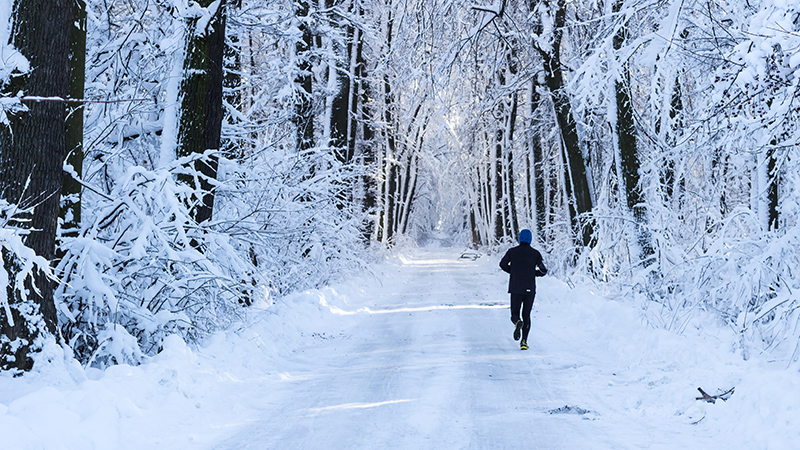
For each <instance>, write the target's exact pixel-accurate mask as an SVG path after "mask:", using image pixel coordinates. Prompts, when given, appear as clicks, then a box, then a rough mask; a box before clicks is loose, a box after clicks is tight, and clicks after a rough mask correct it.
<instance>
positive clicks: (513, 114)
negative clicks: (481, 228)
mask: <svg viewBox="0 0 800 450" xmlns="http://www.w3.org/2000/svg"><path fill="white" fill-rule="evenodd" d="M517 107H518V105H517V94H516V92H515V93H513V94H511V111H510V112H509V117H508V136H507V139H506V147H508V150H507V152H506V154H507V155H508V156H507V160H506V166H507V167H508V177H507V178H508V194H507V195H506V201H507V202H508V206H509V210H510V211H509V219H510V221H509V227H510V229H509V235H510V236H511V237H512V238H513V237H514V236H516V235H517V233H519V220H518V219H517V199H516V194H515V192H514V182H515V177H514V151H513V149H512V148H511V144H512V142H514V128H515V126H516V123H517Z"/></svg>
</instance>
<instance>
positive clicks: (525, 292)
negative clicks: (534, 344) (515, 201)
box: [500, 229, 547, 350]
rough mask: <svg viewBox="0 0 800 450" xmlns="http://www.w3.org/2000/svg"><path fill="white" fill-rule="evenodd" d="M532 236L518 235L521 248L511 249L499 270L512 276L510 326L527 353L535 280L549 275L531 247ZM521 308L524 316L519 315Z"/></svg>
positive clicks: (509, 290)
mask: <svg viewBox="0 0 800 450" xmlns="http://www.w3.org/2000/svg"><path fill="white" fill-rule="evenodd" d="M532 239H533V234H532V233H531V230H528V229H525V230H522V231H520V232H519V245H518V246H516V247H513V248H510V249H508V251H507V252H506V254H505V255H504V256H503V259H501V260H500V268H501V269H503V271H504V272H507V273H508V274H509V277H508V293H509V294H511V322H512V323H514V340H515V341H517V340H519V338H520V334H521V335H522V340H521V341H520V343H519V348H520V349H521V350H527V349H528V332H529V331H530V329H531V309H532V308H533V297H534V296H535V295H536V277H543V276H544V275H545V274H547V268H546V267H545V266H544V262H543V261H542V254H541V253H539V251H538V250H536V249H535V248H533V247H531V240H532ZM520 308H522V316H521V317H520V314H519V311H520Z"/></svg>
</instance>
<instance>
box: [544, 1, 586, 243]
mask: <svg viewBox="0 0 800 450" xmlns="http://www.w3.org/2000/svg"><path fill="white" fill-rule="evenodd" d="M556 6H557V8H556V11H555V23H554V26H553V40H552V48H550V49H542V48H538V47H537V50H539V53H540V55H541V56H542V59H543V61H544V79H545V85H546V86H547V87H548V89H549V90H550V93H551V95H552V97H553V106H554V108H555V115H556V122H557V123H558V127H559V129H560V131H561V139H562V145H563V149H564V156H565V159H566V161H567V164H565V166H564V170H565V176H564V180H565V183H566V185H565V190H566V191H567V194H568V196H569V197H568V198H569V203H570V205H573V206H571V207H570V220H571V222H572V227H573V229H574V231H575V236H576V244H577V245H579V246H580V245H582V246H584V247H589V246H591V245H592V236H593V234H594V231H593V226H592V223H591V221H585V222H583V223H581V216H582V215H585V214H588V213H590V212H591V211H592V208H593V200H592V194H591V192H592V191H591V186H589V177H588V175H587V170H586V163H585V161H584V159H583V152H582V151H581V147H580V140H579V139H578V130H577V126H576V123H575V118H574V117H573V115H572V108H571V106H570V102H569V97H568V96H567V94H566V92H565V91H564V77H563V73H562V72H563V66H562V64H561V49H560V47H561V38H562V35H563V33H564V29H565V20H566V11H567V6H566V0H557V5H556Z"/></svg>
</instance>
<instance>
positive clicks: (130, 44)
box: [0, 0, 798, 370]
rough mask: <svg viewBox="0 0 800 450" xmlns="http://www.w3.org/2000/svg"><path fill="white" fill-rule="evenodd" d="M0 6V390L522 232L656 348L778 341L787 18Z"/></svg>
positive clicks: (764, 5)
mask: <svg viewBox="0 0 800 450" xmlns="http://www.w3.org/2000/svg"><path fill="white" fill-rule="evenodd" d="M7 3H8V8H6V9H7V10H8V11H9V12H10V17H7V18H6V20H8V23H9V25H10V26H9V28H8V29H9V33H8V35H7V36H0V37H2V38H3V41H4V42H3V43H2V44H3V48H2V51H3V53H4V54H5V55H9V56H8V57H7V58H6V62H5V65H4V68H3V70H2V71H0V75H2V77H3V78H2V92H3V108H2V116H0V119H1V120H2V122H3V123H2V126H1V127H0V128H2V129H1V130H0V159H1V161H0V186H1V187H2V210H3V216H2V217H3V220H4V227H3V229H4V235H3V239H2V240H1V241H2V245H3V248H2V257H3V268H4V270H3V271H1V272H2V273H0V277H4V278H5V280H6V281H7V283H6V284H7V289H6V291H5V296H4V297H2V299H3V301H2V302H1V305H0V306H2V308H0V349H1V350H2V351H0V354H2V361H0V363H1V365H2V367H4V368H6V369H12V370H28V369H30V368H31V367H32V364H33V363H34V360H35V359H36V358H37V357H39V356H37V355H39V354H40V352H39V350H40V349H41V348H43V347H44V346H45V345H46V344H45V341H46V340H47V339H55V340H56V341H59V342H62V343H65V344H66V346H67V347H69V348H70V349H71V351H72V352H74V353H75V356H76V357H77V358H78V359H79V360H81V361H82V362H83V363H84V364H93V365H99V366H102V365H106V364H114V363H120V362H132V363H135V362H137V361H138V360H139V359H140V358H141V357H142V356H143V355H146V354H152V353H154V352H157V351H158V348H159V343H160V340H161V339H162V338H163V336H164V335H166V334H169V333H180V334H181V335H182V336H184V337H185V338H187V339H192V338H195V337H198V336H202V335H203V334H204V333H207V332H209V331H210V330H213V329H217V328H219V327H223V326H225V325H226V324H227V323H230V322H231V321H232V320H235V318H236V317H237V316H238V315H239V314H240V313H241V310H242V306H247V305H249V304H251V302H253V301H256V300H257V299H260V298H264V297H269V295H276V294H280V293H285V292H289V291H291V290H293V289H298V288H302V287H308V286H316V285H321V284H324V283H326V282H328V281H330V280H332V279H334V278H336V277H337V276H341V275H343V274H346V273H350V272H352V271H354V270H358V269H359V268H363V267H365V265H366V263H365V261H364V258H365V256H364V255H365V254H366V252H365V251H364V250H363V249H366V248H370V247H372V248H374V247H375V246H376V245H377V246H391V245H395V244H397V243H400V242H402V241H403V240H405V239H416V240H422V239H425V238H427V237H430V236H433V235H435V234H436V233H444V234H449V235H455V236H458V239H461V241H460V242H469V243H470V245H473V246H476V247H483V248H489V249H491V248H495V247H497V246H501V245H506V244H508V243H509V242H513V240H514V238H515V237H516V235H517V234H518V233H519V230H520V229H522V228H531V229H532V230H534V232H535V236H536V241H537V242H538V245H540V246H542V247H543V248H544V249H545V250H547V251H548V252H550V253H551V257H552V258H555V259H556V260H557V261H558V262H559V264H557V266H558V267H559V269H558V270H561V271H562V273H564V274H567V273H573V272H576V271H577V272H579V273H582V274H586V275H589V276H592V277H595V278H596V279H600V280H606V281H609V280H618V281H620V283H619V284H618V285H617V286H627V288H624V289H623V288H620V289H621V290H620V295H629V296H632V297H634V298H636V299H640V301H641V302H643V304H649V303H655V304H658V305H659V306H660V308H661V310H662V311H664V314H663V315H658V316H657V317H653V318H652V320H653V321H654V322H658V323H660V324H661V325H663V326H666V327H677V328H680V327H682V326H685V324H686V323H687V320H688V319H686V320H681V319H680V318H681V317H689V316H690V315H691V311H692V309H693V308H696V307H700V308H702V309H706V310H712V311H716V312H717V313H718V314H719V315H720V317H722V318H723V319H724V320H727V321H729V322H730V323H731V324H732V326H733V327H735V328H736V329H737V331H738V332H740V333H741V335H742V351H743V352H745V351H746V349H747V348H750V347H751V346H752V345H755V344H754V343H755V342H756V341H759V342H761V344H759V345H764V346H767V347H770V346H772V347H779V346H781V345H784V346H785V345H788V344H780V343H781V342H785V341H787V339H786V338H787V336H789V337H792V336H794V335H793V334H792V333H793V331H791V330H792V329H793V328H792V327H791V326H790V325H791V324H792V323H793V321H796V320H798V319H797V315H798V311H797V307H796V302H795V301H794V300H791V296H790V294H789V292H790V291H791V289H792V287H793V286H794V283H795V280H796V279H797V277H796V275H794V273H793V272H794V271H793V269H792V261H794V260H796V259H797V255H796V254H795V253H792V249H794V248H796V243H794V240H793V239H794V238H793V236H795V235H796V231H797V227H796V225H794V224H795V223H796V220H795V218H796V217H797V212H798V211H797V207H796V202H795V201H794V200H793V199H795V198H797V183H796V180H795V178H796V177H795V176H794V173H795V172H796V170H795V168H796V166H795V164H796V161H797V142H796V136H795V135H796V133H795V131H796V124H797V113H798V107H797V104H796V101H795V98H796V97H797V95H796V94H797V89H798V88H797V86H798V77H797V76H796V71H797V65H798V60H797V58H794V57H793V55H794V50H796V48H797V45H798V40H797V38H796V35H797V30H798V12H797V11H796V10H795V9H794V7H792V6H791V5H789V6H785V5H784V6H778V5H773V4H771V3H770V2H766V1H764V2H758V1H755V2H753V1H751V2H745V3H746V4H745V5H741V4H740V2H736V1H732V0H731V1H727V0H714V1H711V2H708V1H702V2H701V1H694V0H692V1H688V0H669V1H660V2H653V1H647V0H611V1H571V2H568V1H566V0H526V1H525V2H509V1H507V0H502V1H500V2H491V3H490V2H466V1H463V2H462V1H455V2H452V1H438V0H434V1H425V2H422V1H403V2H400V1H397V0H258V1H257V0H214V1H212V0H199V1H183V0H159V1H154V2H138V1H132V2H101V1H96V0H51V1H41V0H26V1H21V0H15V1H11V0H8V2H7ZM484 3H485V4H484ZM731 249H735V250H731ZM731 280H736V281H731ZM795 334H796V333H795ZM794 337H796V336H794ZM792 339H793V338H792ZM792 339H788V341H791V340H792ZM781 348H783V347H781Z"/></svg>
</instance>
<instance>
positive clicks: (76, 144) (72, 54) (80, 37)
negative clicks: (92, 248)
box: [60, 0, 86, 236]
mask: <svg viewBox="0 0 800 450" xmlns="http://www.w3.org/2000/svg"><path fill="white" fill-rule="evenodd" d="M72 13H73V20H72V27H71V28H70V46H69V62H70V75H69V87H68V88H67V95H68V96H69V97H70V98H72V99H82V98H83V91H84V85H85V82H86V2H85V1H84V0H73V5H72ZM83 110H84V107H83V104H79V105H77V106H73V107H71V108H70V110H69V113H68V115H67V131H66V149H67V158H66V162H67V165H69V166H71V167H72V169H73V170H74V173H75V175H77V177H78V179H80V178H81V177H82V176H83ZM61 197H62V205H61V213H60V216H61V219H62V221H63V225H62V227H63V234H64V235H66V236H76V235H77V229H78V228H79V227H80V223H81V184H80V183H79V182H78V180H76V179H75V178H73V176H72V173H65V174H64V184H63V187H62V189H61Z"/></svg>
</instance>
